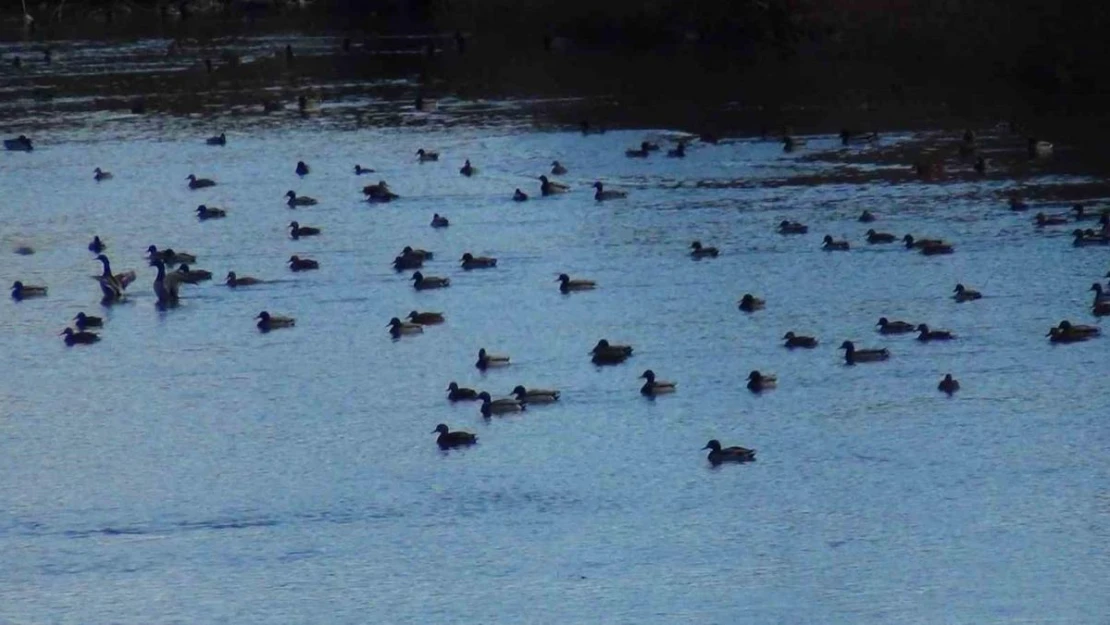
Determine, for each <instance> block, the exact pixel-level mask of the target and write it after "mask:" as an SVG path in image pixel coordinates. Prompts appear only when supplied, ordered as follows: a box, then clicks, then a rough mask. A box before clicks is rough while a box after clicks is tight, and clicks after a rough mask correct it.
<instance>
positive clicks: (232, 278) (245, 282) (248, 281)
mask: <svg viewBox="0 0 1110 625" xmlns="http://www.w3.org/2000/svg"><path fill="white" fill-rule="evenodd" d="M224 284H226V285H227V286H229V287H231V288H233V289H234V288H238V287H241V286H253V285H255V284H262V281H261V280H259V279H258V278H252V277H250V276H243V277H239V276H237V275H235V272H234V271H229V272H227V278H226V279H225V280H224Z"/></svg>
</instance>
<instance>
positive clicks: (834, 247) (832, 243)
mask: <svg viewBox="0 0 1110 625" xmlns="http://www.w3.org/2000/svg"><path fill="white" fill-rule="evenodd" d="M821 249H823V250H825V251H827V252H847V251H848V250H849V249H850V246H849V245H848V242H847V241H836V240H834V239H833V238H832V235H830V234H826V235H825V238H824V239H822V243H821Z"/></svg>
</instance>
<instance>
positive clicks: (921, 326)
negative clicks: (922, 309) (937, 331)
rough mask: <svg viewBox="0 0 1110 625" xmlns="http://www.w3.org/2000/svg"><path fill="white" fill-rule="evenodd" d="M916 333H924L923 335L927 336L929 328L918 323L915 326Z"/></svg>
mask: <svg viewBox="0 0 1110 625" xmlns="http://www.w3.org/2000/svg"><path fill="white" fill-rule="evenodd" d="M917 331H918V332H924V333H925V334H928V333H929V326H928V325H926V324H924V323H919V324H917Z"/></svg>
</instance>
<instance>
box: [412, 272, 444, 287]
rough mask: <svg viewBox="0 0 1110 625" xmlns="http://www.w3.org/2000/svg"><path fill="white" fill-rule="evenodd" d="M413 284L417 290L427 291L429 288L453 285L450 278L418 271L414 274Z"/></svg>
mask: <svg viewBox="0 0 1110 625" xmlns="http://www.w3.org/2000/svg"><path fill="white" fill-rule="evenodd" d="M412 286H413V287H414V288H415V289H416V290H417V291H426V290H428V289H442V288H444V287H448V286H451V279H450V278H440V277H438V276H425V275H424V274H422V273H420V272H419V271H417V272H416V273H414V274H412Z"/></svg>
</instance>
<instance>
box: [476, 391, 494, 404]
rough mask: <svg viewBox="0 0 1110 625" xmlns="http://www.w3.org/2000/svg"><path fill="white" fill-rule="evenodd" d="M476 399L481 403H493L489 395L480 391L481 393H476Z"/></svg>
mask: <svg viewBox="0 0 1110 625" xmlns="http://www.w3.org/2000/svg"><path fill="white" fill-rule="evenodd" d="M478 399H480V400H482V401H483V402H490V401H493V398H492V397H490V396H489V393H487V392H485V391H482V392H481V393H478Z"/></svg>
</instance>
